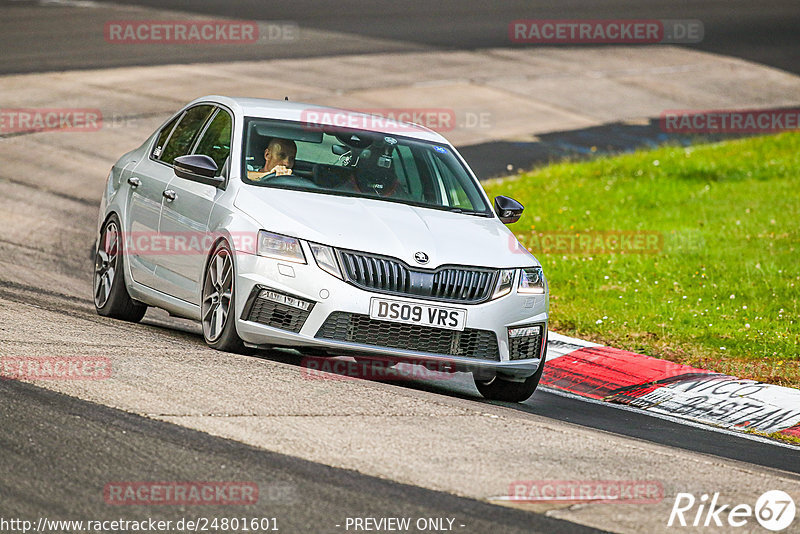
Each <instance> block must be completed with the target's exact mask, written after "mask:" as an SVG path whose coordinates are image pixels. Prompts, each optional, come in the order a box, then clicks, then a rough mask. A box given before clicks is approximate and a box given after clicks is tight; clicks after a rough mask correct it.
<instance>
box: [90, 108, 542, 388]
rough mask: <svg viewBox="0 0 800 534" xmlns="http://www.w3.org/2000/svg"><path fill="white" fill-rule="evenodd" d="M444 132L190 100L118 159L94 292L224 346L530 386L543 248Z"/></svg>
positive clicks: (118, 308) (339, 113) (108, 302)
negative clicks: (530, 246) (526, 240)
mask: <svg viewBox="0 0 800 534" xmlns="http://www.w3.org/2000/svg"><path fill="white" fill-rule="evenodd" d="M522 209H523V207H522V205H520V204H519V203H518V202H516V201H514V200H513V199H511V198H508V197H497V198H495V199H494V205H493V206H492V204H491V203H490V201H489V199H488V198H487V196H486V193H485V192H484V191H483V189H482V188H481V186H480V184H479V183H478V180H477V179H476V178H475V176H474V175H473V173H472V171H471V170H470V169H469V167H468V166H467V164H466V163H465V161H464V160H463V159H462V157H461V156H460V155H459V154H458V152H457V151H456V150H455V149H454V148H453V146H452V145H451V144H450V143H448V142H447V140H446V139H444V138H443V137H442V136H440V135H439V134H437V133H435V132H433V131H431V130H429V129H427V128H423V127H421V126H418V125H414V124H409V123H403V122H396V121H392V120H388V119H381V118H380V117H376V116H373V115H367V114H361V113H356V112H352V111H346V110H338V109H333V108H320V107H312V106H309V105H303V104H298V103H290V102H285V101H272V100H262V99H244V98H227V97H218V96H209V97H205V98H200V99H198V100H196V101H194V102H191V103H190V104H189V105H187V106H186V107H185V108H184V109H182V110H180V111H179V112H178V113H177V114H175V115H174V116H173V117H171V118H170V119H169V120H168V121H167V122H166V123H165V124H164V125H163V126H161V127H160V128H159V129H158V130H157V131H156V132H154V133H153V134H152V135H151V136H150V138H149V139H147V141H145V142H144V144H143V145H142V146H141V147H139V148H137V149H136V150H134V151H132V152H129V153H128V154H125V155H124V156H122V158H120V160H119V161H118V162H117V163H116V164H115V165H114V166H113V168H112V169H111V173H110V174H109V176H108V181H107V184H106V188H105V192H104V194H103V198H102V203H101V208H100V216H99V220H98V239H97V250H96V256H95V257H96V260H95V272H94V301H95V306H96V308H97V312H98V313H99V314H100V315H104V316H108V317H115V318H118V319H123V320H128V321H138V320H140V319H141V318H142V317H143V315H144V313H145V310H146V309H147V307H148V306H155V307H158V308H163V309H165V310H167V311H168V312H169V313H171V314H173V315H176V316H181V317H187V318H191V319H195V320H198V321H201V322H202V327H203V335H204V337H205V340H206V342H207V343H208V344H209V345H210V346H211V347H214V348H217V349H220V350H225V351H232V352H244V351H247V350H252V349H255V348H268V347H291V348H294V349H297V350H298V351H300V352H306V353H311V354H315V355H323V356H324V355H339V356H341V355H351V356H354V357H356V358H364V359H369V358H379V357H380V358H391V359H392V361H396V362H401V361H413V362H415V363H420V362H422V365H426V366H427V365H442V364H445V365H447V366H448V369H449V370H452V371H465V372H471V373H472V375H473V377H474V380H475V383H476V385H477V388H478V390H479V391H480V392H481V394H483V395H484V396H485V397H487V398H491V399H500V400H509V401H522V400H524V399H526V398H528V397H529V396H530V395H531V394H532V393H533V391H534V390H535V388H536V386H537V384H538V382H539V378H540V377H541V374H542V369H543V367H544V359H545V351H546V346H547V324H548V304H549V301H548V288H547V282H546V280H545V278H544V275H543V273H542V268H541V265H540V264H539V262H537V260H536V259H535V258H534V257H533V256H532V255H531V254H530V253H529V252H528V251H527V250H525V249H524V248H523V247H521V246H520V245H519V243H518V241H517V240H516V238H515V237H514V235H513V234H512V233H511V232H510V231H509V230H508V229H507V228H506V227H505V226H504V224H509V223H513V222H515V221H517V220H518V219H519V218H520V216H521V214H522Z"/></svg>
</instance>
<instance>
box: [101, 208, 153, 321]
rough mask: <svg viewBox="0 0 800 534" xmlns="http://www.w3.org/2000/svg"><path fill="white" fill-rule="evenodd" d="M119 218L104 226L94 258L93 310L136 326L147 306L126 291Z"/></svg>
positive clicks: (112, 218)
mask: <svg viewBox="0 0 800 534" xmlns="http://www.w3.org/2000/svg"><path fill="white" fill-rule="evenodd" d="M120 228H121V225H120V223H119V217H117V215H116V214H112V215H111V216H110V217H109V218H108V219H107V220H106V222H105V223H104V224H103V228H102V230H101V231H100V238H99V239H98V240H97V247H96V248H95V254H94V280H93V284H92V287H93V288H94V307H95V309H96V310H97V313H98V314H99V315H102V316H104V317H112V318H114V319H121V320H123V321H131V322H134V323H138V322H139V321H141V320H142V317H144V314H145V313H146V312H147V306H146V305H145V304H142V303H141V302H137V301H135V300H133V299H132V298H131V296H130V295H129V294H128V289H127V288H126V287H125V249H124V246H125V245H124V239H122V232H121V231H120Z"/></svg>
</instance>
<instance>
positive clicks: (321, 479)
mask: <svg viewBox="0 0 800 534" xmlns="http://www.w3.org/2000/svg"><path fill="white" fill-rule="evenodd" d="M0 424H1V425H2V428H3V430H2V433H1V434H0V444H2V450H3V454H2V455H0V472H2V473H3V476H2V478H0V498H2V516H3V517H5V518H6V519H8V518H9V517H17V518H25V519H27V520H33V521H34V523H35V522H36V521H37V520H38V518H41V517H44V518H48V519H50V520H58V519H61V520H84V521H85V520H89V519H91V520H114V519H126V520H132V521H133V520H135V521H141V520H143V519H147V518H153V519H156V520H172V521H178V520H179V519H181V518H187V519H196V518H197V517H206V518H214V517H217V518H222V517H239V518H242V517H246V518H248V519H250V518H265V517H266V518H275V519H276V523H277V526H278V529H279V530H280V531H283V532H315V533H325V532H343V531H345V528H344V526H345V524H346V519H347V517H411V518H414V520H416V519H418V518H442V517H446V518H451V519H454V522H453V525H454V527H453V529H454V530H455V531H461V532H504V533H506V532H507V533H517V532H540V533H555V534H557V533H572V532H574V533H587V534H588V533H591V532H602V531H600V530H596V529H593V528H589V527H585V526H582V525H576V524H574V523H569V522H567V521H561V520H558V519H554V518H550V517H547V516H545V515H541V514H530V513H527V512H523V511H519V510H514V509H509V508H505V507H499V506H495V505H491V504H487V503H483V502H480V501H475V500H472V499H465V498H460V497H456V496H453V495H450V494H447V493H441V492H435V491H430V490H426V489H423V488H417V487H414V486H408V485H403V484H398V483H395V482H390V481H386V480H381V479H378V478H374V477H369V476H365V475H361V474H359V473H356V472H353V471H348V470H344V469H335V468H332V467H326V466H321V465H318V464H313V463H311V462H307V461H304V460H301V459H298V458H293V457H290V456H285V455H282V454H276V453H272V452H268V451H264V450H259V449H256V448H254V447H249V446H247V445H244V444H241V443H237V442H235V441H230V440H225V439H221V438H217V437H213V436H210V435H208V434H204V433H202V432H197V431H193V430H189V429H186V428H182V427H179V426H175V425H171V424H169V423H163V422H159V421H152V420H150V419H146V418H144V417H140V416H136V415H132V414H128V413H125V412H121V411H119V410H114V409H111V408H107V407H105V406H101V405H98V404H93V403H90V402H85V401H81V400H77V399H74V398H72V397H68V396H66V395H62V394H59V393H54V392H52V391H48V390H44V389H40V388H37V387H36V386H32V385H30V384H24V383H20V382H16V381H11V380H2V381H0ZM130 480H161V481H165V480H170V481H241V482H254V483H256V484H257V485H258V488H259V497H258V501H257V503H256V504H255V505H245V506H235V505H233V506H232V505H210V506H189V507H183V506H163V505H153V506H138V505H129V506H118V505H117V506H112V505H109V504H107V503H106V502H105V500H104V494H103V489H104V487H105V485H106V484H109V483H113V482H115V481H130Z"/></svg>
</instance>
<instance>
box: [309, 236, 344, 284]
mask: <svg viewBox="0 0 800 534" xmlns="http://www.w3.org/2000/svg"><path fill="white" fill-rule="evenodd" d="M309 245H310V246H311V253H312V254H313V255H314V260H315V261H316V262H317V265H319V268H320V269H322V270H323V271H325V272H327V273H330V274H332V275H333V276H335V277H336V278H340V279H342V271H341V270H340V269H339V262H337V261H336V253H335V252H334V251H333V249H332V248H331V247H328V246H325V245H318V244H317V243H309Z"/></svg>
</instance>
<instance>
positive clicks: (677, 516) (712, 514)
mask: <svg viewBox="0 0 800 534" xmlns="http://www.w3.org/2000/svg"><path fill="white" fill-rule="evenodd" d="M796 512H797V510H796V507H795V503H794V499H792V497H791V496H790V495H789V494H788V493H786V492H785V491H780V490H771V491H767V492H766V493H764V494H763V495H761V496H760V497H759V498H758V500H756V504H755V506H750V505H749V504H737V505H735V506H733V505H731V504H723V502H721V501H720V497H719V493H714V494H713V495H711V496H709V495H708V494H707V493H704V494H703V495H701V496H700V498H699V499H697V498H696V497H695V496H694V495H692V494H691V493H678V495H676V496H675V504H673V505H672V512H671V513H670V514H669V521H668V522H667V526H668V527H672V526H676V527H687V526H688V527H722V526H729V527H743V526H745V525H748V523H750V521H751V520H752V519H753V517H755V519H756V521H758V523H759V524H760V525H761V526H762V527H764V528H765V529H767V530H771V531H773V532H779V531H781V530H784V529H786V528H787V527H789V525H791V524H792V522H793V521H794V516H795V513H796ZM726 524H727V525H726Z"/></svg>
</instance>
